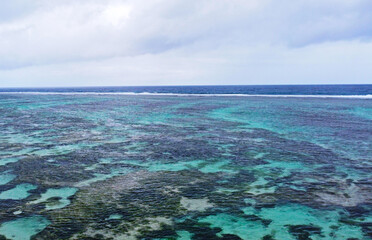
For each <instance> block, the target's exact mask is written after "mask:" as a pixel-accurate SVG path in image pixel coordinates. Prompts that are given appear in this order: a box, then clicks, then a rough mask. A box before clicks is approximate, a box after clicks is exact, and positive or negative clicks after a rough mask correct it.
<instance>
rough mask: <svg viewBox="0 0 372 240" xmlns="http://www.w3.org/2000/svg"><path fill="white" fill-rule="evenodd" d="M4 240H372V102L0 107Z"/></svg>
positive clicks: (99, 99) (6, 103)
mask: <svg viewBox="0 0 372 240" xmlns="http://www.w3.org/2000/svg"><path fill="white" fill-rule="evenodd" d="M0 114H1V116H2V117H1V118H0V130H1V133H2V134H1V136H0V239H1V237H2V236H4V237H6V238H8V239H30V238H33V239H225V240H226V239H253V240H256V239H258V240H269V239H275V240H282V239H284V240H287V239H288V240H291V239H293V240H300V239H301V240H302V239H312V240H318V239H340V240H344V239H345V240H346V239H349V240H350V239H359V240H365V239H371V236H372V227H371V226H372V185H371V180H372V179H371V172H372V158H371V156H372V100H370V99H341V98H340V99H338V98H332V99H326V98H265V97H237V96H235V97H233V96H231V97H221V96H208V97H198V96H177V97H175V96H140V95H139V96H135V95H134V96H125V95H104V96H103V95H102V96H100V95H27V94H15V95H12V94H1V95H0Z"/></svg>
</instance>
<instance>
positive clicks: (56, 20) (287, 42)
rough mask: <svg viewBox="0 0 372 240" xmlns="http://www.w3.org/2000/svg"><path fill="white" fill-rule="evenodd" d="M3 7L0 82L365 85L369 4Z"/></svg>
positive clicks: (93, 2)
mask: <svg viewBox="0 0 372 240" xmlns="http://www.w3.org/2000/svg"><path fill="white" fill-rule="evenodd" d="M5 2H8V1H5ZM9 2H11V1H10V0H9ZM4 7H5V8H8V9H11V11H9V12H10V13H9V14H7V15H6V17H4V18H0V86H21V85H27V86H36V85H39V86H40V85H51V86H52V85H146V84H147V85H157V84H217V83H219V84H223V83H225V84H226V83H236V84H255V83H256V84H259V83H267V84H269V83H312V82H311V79H310V78H312V79H313V82H314V83H323V82H324V83H330V82H333V83H335V82H336V83H337V81H339V82H340V83H342V82H349V83H352V82H353V81H357V82H364V83H365V82H368V81H372V80H369V79H370V76H371V75H369V74H370V71H369V70H368V67H365V64H364V62H368V61H369V57H367V56H366V53H369V52H370V38H371V36H372V25H371V24H370V23H371V22H372V11H371V10H372V3H371V2H370V0H353V1H350V0H312V1H308V0H283V1H277V0H215V1H209V0H198V1H196V0H195V1H194V0H190V1H180V0H179V1H178V0H151V1H149V0H122V1H120V0H108V1H98V0H84V1H83V0H81V1H79V0H75V1H72V0H66V1H57V0H49V1H47V0H39V1H20V0H17V1H14V2H13V4H4ZM3 12H7V11H6V9H5V10H4V8H3V9H2V10H1V11H0V14H1V13H3ZM4 16H5V14H4ZM340 46H342V47H340ZM350 59H353V61H352V62H351V61H350ZM363 61H364V62H363ZM346 64H351V65H352V67H351V69H350V68H349V69H347V68H345V66H346ZM294 66H296V67H294ZM338 68H339V69H338ZM309 69H311V70H309ZM327 69H328V71H327ZM354 69H358V74H356V76H358V80H356V79H355V78H353V77H352V76H353V74H351V73H350V72H354V71H355V70H354ZM349 73H350V74H349ZM359 75H361V76H359ZM68 79H71V80H68ZM224 81H226V82H224ZM297 81H298V82H297Z"/></svg>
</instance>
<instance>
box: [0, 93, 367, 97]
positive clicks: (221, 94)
mask: <svg viewBox="0 0 372 240" xmlns="http://www.w3.org/2000/svg"><path fill="white" fill-rule="evenodd" d="M0 94H25V95H146V96H190V97H192V96H197V97H272V98H354V99H372V94H367V95H284V94H283V95H280V94H278V95H275V94H238V93H237V94H228V93H227V94H224V93H217V94H209V93H205V94H202V93H149V92H142V93H135V92H0Z"/></svg>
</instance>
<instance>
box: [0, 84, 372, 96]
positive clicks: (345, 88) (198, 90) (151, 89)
mask: <svg viewBox="0 0 372 240" xmlns="http://www.w3.org/2000/svg"><path fill="white" fill-rule="evenodd" d="M0 92H58V93H70V92H73V93H87V92H88V93H89V92H92V93H167V94H168V93H171V94H247V95H371V94H372V84H368V85H230V86H227V85H225V86H221V85H220V86H138V87H74V88H72V87H68V88H0Z"/></svg>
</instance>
